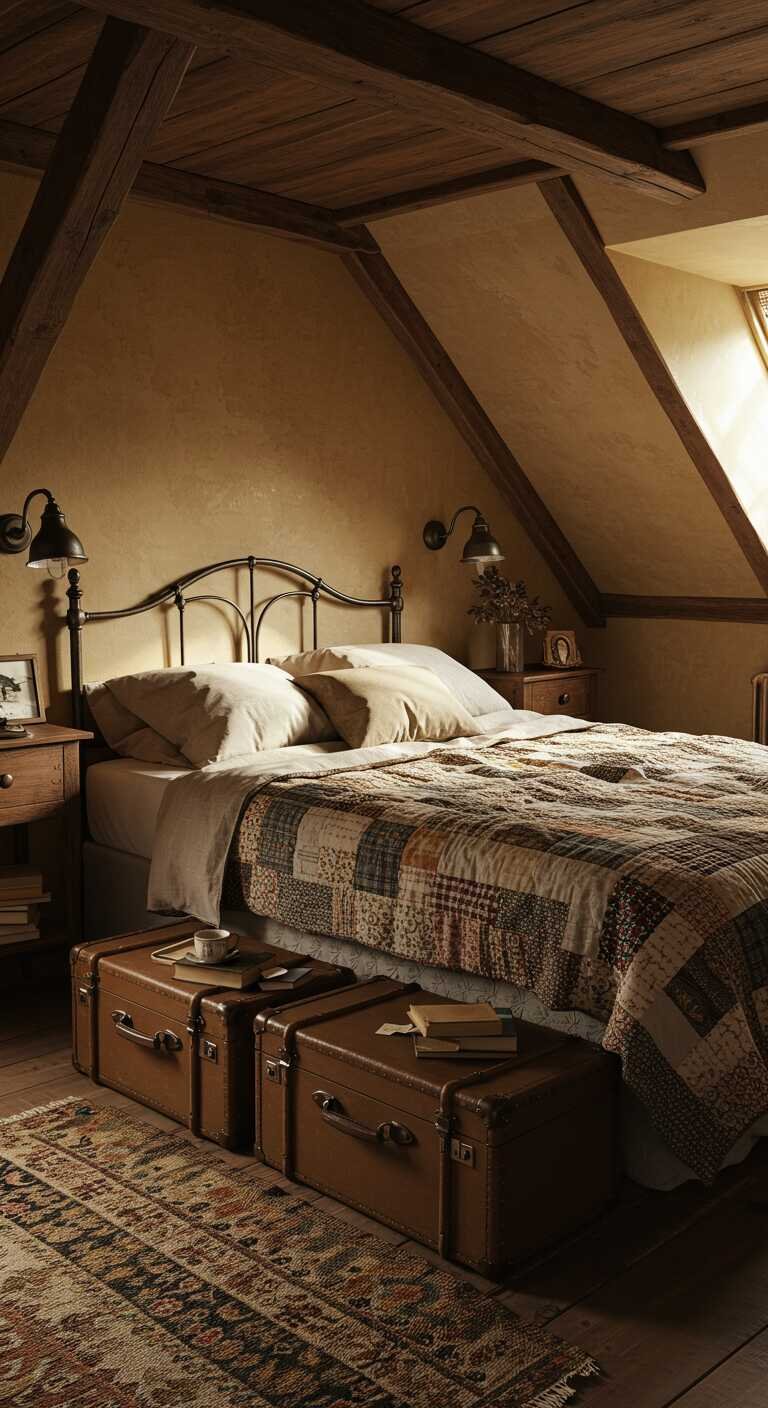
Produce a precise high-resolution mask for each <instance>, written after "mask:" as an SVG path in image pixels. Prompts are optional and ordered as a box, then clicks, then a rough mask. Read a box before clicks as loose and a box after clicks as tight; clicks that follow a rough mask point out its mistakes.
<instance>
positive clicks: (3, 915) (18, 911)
mask: <svg viewBox="0 0 768 1408" xmlns="http://www.w3.org/2000/svg"><path fill="white" fill-rule="evenodd" d="M50 898H51V897H50V895H49V894H44V893H43V877H42V873H41V872H40V871H39V870H35V869H34V867H33V866H30V865H3V866H0V948H2V947H3V946H4V945H5V944H18V943H23V942H24V941H25V940H31V939H39V938H40V905H41V904H47V903H48V901H49V900H50Z"/></svg>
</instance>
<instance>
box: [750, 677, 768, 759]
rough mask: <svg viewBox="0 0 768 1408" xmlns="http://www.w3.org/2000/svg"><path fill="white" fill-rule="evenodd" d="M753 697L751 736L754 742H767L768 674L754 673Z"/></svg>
mask: <svg viewBox="0 0 768 1408" xmlns="http://www.w3.org/2000/svg"><path fill="white" fill-rule="evenodd" d="M752 693H753V699H754V709H753V723H752V736H753V738H754V740H755V743H766V744H768V674H766V675H755V677H754V679H753V681H752Z"/></svg>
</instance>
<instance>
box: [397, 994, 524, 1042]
mask: <svg viewBox="0 0 768 1408" xmlns="http://www.w3.org/2000/svg"><path fill="white" fill-rule="evenodd" d="M408 1016H409V1018H410V1020H411V1021H412V1022H413V1025H414V1026H415V1027H416V1028H417V1029H418V1031H419V1032H420V1033H421V1035H422V1036H430V1037H462V1036H508V1035H510V1033H509V1031H508V1030H507V1031H505V1029H504V1023H505V1021H506V1022H509V1021H511V1020H512V1013H511V1011H510V1009H509V1008H505V1007H500V1008H499V1009H498V1010H497V1009H496V1008H495V1007H492V1006H491V1004H490V1002H446V1003H444V1004H443V1003H440V1004H439V1005H438V1004H437V1003H432V1004H429V1005H426V1004H425V1005H422V1006H420V1005H419V1004H418V1003H416V1004H413V1005H412V1006H410V1007H409V1008H408Z"/></svg>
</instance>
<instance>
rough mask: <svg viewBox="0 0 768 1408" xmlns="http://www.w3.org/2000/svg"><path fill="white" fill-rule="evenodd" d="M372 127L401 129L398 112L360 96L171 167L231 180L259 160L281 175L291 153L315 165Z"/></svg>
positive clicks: (208, 151) (240, 139)
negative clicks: (350, 137) (360, 131)
mask: <svg viewBox="0 0 768 1408" xmlns="http://www.w3.org/2000/svg"><path fill="white" fill-rule="evenodd" d="M376 123H379V124H381V125H382V126H385V125H386V127H387V128H388V129H389V127H390V125H391V124H396V125H397V126H398V130H406V129H405V128H404V125H403V120H402V116H401V114H399V113H396V114H394V115H393V114H392V112H391V111H385V110H383V109H382V108H381V107H380V106H379V105H378V104H371V103H368V102H365V101H364V100H363V99H362V98H357V99H355V98H351V99H350V98H342V99H341V100H340V101H338V102H336V103H334V104H333V106H331V107H327V108H325V107H324V108H320V109H319V111H318V112H312V113H308V114H306V115H303V116H301V117H298V118H288V119H287V120H286V121H284V122H278V123H276V124H275V125H274V126H273V125H269V124H268V125H266V126H264V127H259V128H257V129H256V130H255V131H253V132H249V133H247V135H246V136H245V137H239V138H238V139H237V140H236V141H234V142H222V143H221V144H220V145H219V146H217V147H212V148H210V149H209V150H206V151H204V152H197V153H195V155H194V157H183V158H182V159H181V160H180V161H178V162H176V163H175V164H176V165H177V166H179V167H184V168H186V167H188V168H189V169H194V170H197V171H204V172H206V173H207V174H208V175H211V176H219V177H221V179H222V180H237V179H238V177H239V176H240V173H241V172H242V171H248V170H252V169H254V168H255V167H256V166H257V165H258V163H259V162H261V161H263V162H265V163H266V164H268V169H274V170H275V171H282V170H286V169H290V165H291V162H292V161H293V160H294V156H295V155H296V154H297V153H298V154H299V156H300V157H301V158H302V159H303V158H304V156H305V154H308V156H309V160H310V163H312V161H313V160H314V159H315V155H314V154H315V152H316V153H317V157H316V159H317V160H318V161H321V160H322V159H323V156H324V155H325V154H327V151H328V150H329V149H330V150H333V149H335V148H338V149H339V150H341V149H343V144H344V142H346V141H348V140H349V136H348V134H349V133H352V132H356V131H357V130H358V129H362V131H363V132H365V129H366V127H367V128H368V129H369V130H374V131H375V124H376ZM334 144H335V147H334Z"/></svg>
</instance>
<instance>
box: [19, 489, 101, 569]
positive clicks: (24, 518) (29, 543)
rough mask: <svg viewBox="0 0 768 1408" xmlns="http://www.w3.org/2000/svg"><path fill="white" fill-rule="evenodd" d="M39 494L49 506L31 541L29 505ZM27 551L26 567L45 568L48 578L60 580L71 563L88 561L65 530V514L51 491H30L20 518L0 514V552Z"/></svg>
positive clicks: (76, 542) (72, 537)
mask: <svg viewBox="0 0 768 1408" xmlns="http://www.w3.org/2000/svg"><path fill="white" fill-rule="evenodd" d="M38 494H44V495H45V497H46V499H47V500H48V502H47V503H46V505H45V508H44V509H43V512H42V516H41V518H40V527H39V529H38V531H37V533H36V534H35V536H34V538H33V537H32V528H31V526H30V523H29V505H30V504H31V502H32V500H33V499H34V498H36V497H37V495H38ZM27 547H28V548H29V556H28V558H27V567H37V568H43V567H47V568H48V572H49V575H50V576H51V577H63V576H64V573H65V572H66V570H67V567H68V565H69V564H70V563H72V562H87V561H88V556H87V554H86V551H85V548H84V547H83V545H82V543H81V542H80V539H79V538H78V537H77V535H76V534H75V533H73V532H72V530H71V528H68V527H67V523H66V519H65V517H64V514H63V513H62V511H61V509H60V508H59V505H58V504H57V502H56V500H55V499H54V497H53V494H52V493H51V491H50V489H33V490H32V493H31V494H27V497H26V499H25V500H24V507H23V509H22V511H21V514H18V513H3V514H0V552H23V551H24V549H25V548H27Z"/></svg>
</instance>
